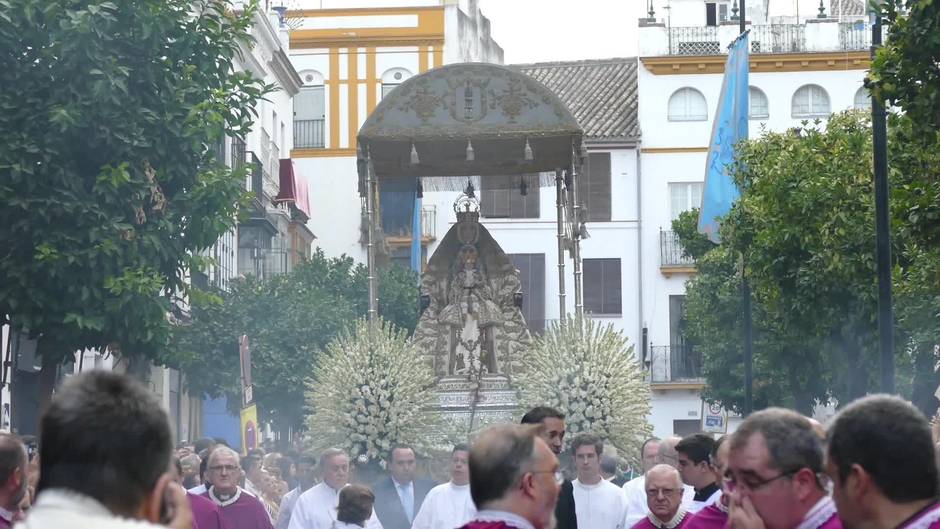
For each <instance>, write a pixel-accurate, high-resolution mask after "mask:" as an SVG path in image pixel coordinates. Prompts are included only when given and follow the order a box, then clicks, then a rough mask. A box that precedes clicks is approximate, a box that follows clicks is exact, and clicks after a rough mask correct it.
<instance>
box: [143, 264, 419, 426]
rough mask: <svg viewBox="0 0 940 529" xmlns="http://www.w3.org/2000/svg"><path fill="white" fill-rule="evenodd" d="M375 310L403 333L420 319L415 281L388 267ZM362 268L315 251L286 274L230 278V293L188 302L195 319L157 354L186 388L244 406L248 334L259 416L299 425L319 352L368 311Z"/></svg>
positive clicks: (278, 423) (404, 272) (279, 423)
mask: <svg viewBox="0 0 940 529" xmlns="http://www.w3.org/2000/svg"><path fill="white" fill-rule="evenodd" d="M379 284H380V285H381V294H382V300H383V301H382V302H381V303H380V305H379V309H380V313H382V314H383V316H384V317H386V318H387V319H388V321H390V322H392V323H394V324H395V325H396V326H397V327H398V328H400V329H403V330H404V331H405V332H408V333H410V332H412V331H413V330H414V325H415V321H416V318H417V295H418V294H417V279H416V277H415V274H414V273H413V272H411V271H410V270H406V269H403V268H401V267H397V266H391V267H389V268H388V269H384V270H382V272H381V273H380V275H379ZM367 290H368V288H367V271H366V268H365V267H364V266H363V265H361V264H356V263H355V262H354V261H353V260H352V258H350V257H346V256H342V257H336V258H327V257H326V256H325V255H324V253H323V251H322V250H320V249H317V250H316V252H314V254H313V256H312V258H311V259H309V260H307V261H304V262H302V263H300V264H299V265H296V266H295V267H294V268H293V270H292V271H291V273H289V274H284V275H279V276H274V277H272V278H269V279H258V278H256V277H254V276H247V277H244V278H239V279H236V280H234V281H232V282H231V285H230V290H229V291H228V292H222V291H216V292H213V295H212V296H198V297H195V298H194V299H193V304H192V321H191V322H190V323H189V324H187V325H182V326H180V327H178V328H176V329H175V330H174V337H173V343H174V348H173V349H172V350H171V351H168V352H167V354H166V355H165V356H163V357H161V360H162V361H164V362H165V363H167V364H169V365H172V366H175V367H179V368H180V369H182V370H183V372H185V373H186V375H187V383H188V385H189V389H190V390H191V391H194V392H196V393H199V394H202V393H204V394H208V395H210V396H212V397H220V396H223V395H224V396H226V397H227V398H228V402H229V405H230V408H232V411H237V409H238V406H239V405H240V403H241V382H240V380H241V379H240V367H239V357H238V338H239V337H240V336H241V335H243V334H244V335H247V336H248V338H249V344H250V348H251V355H252V381H253V383H254V386H255V389H254V398H255V401H256V402H257V403H258V406H259V409H260V412H261V417H260V418H261V419H262V420H264V421H268V420H270V421H273V422H274V423H275V425H276V426H277V427H279V428H285V427H288V426H290V427H294V428H296V427H299V426H301V423H302V419H303V403H304V381H305V380H306V378H307V377H308V376H309V375H310V373H311V372H312V371H313V369H314V365H315V363H316V359H317V355H318V354H319V353H320V351H322V350H324V349H325V348H326V346H327V344H328V343H330V341H332V340H333V339H335V338H336V337H337V336H338V335H339V334H340V332H341V331H342V330H343V329H344V328H346V327H348V326H349V325H351V324H352V323H353V322H355V321H356V319H357V318H359V317H361V316H364V315H365V314H366V312H367V310H368V294H367Z"/></svg>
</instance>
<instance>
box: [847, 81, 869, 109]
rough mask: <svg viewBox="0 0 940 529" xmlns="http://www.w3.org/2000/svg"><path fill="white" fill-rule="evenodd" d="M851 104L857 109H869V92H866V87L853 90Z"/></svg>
mask: <svg viewBox="0 0 940 529" xmlns="http://www.w3.org/2000/svg"><path fill="white" fill-rule="evenodd" d="M852 106H854V107H855V108H857V109H859V110H871V94H869V93H868V89H867V88H865V87H864V86H863V87H861V88H859V89H858V91H857V92H855V101H854V103H853V105H852Z"/></svg>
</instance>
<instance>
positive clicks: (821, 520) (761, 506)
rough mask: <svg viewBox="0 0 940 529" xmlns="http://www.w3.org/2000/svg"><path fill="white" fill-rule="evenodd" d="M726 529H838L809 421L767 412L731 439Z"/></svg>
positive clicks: (778, 411) (745, 424) (790, 414)
mask: <svg viewBox="0 0 940 529" xmlns="http://www.w3.org/2000/svg"><path fill="white" fill-rule="evenodd" d="M729 443H731V445H730V451H729V453H728V479H726V480H725V483H724V490H725V491H726V492H727V493H728V504H729V506H730V509H729V514H728V526H729V528H730V529H758V528H760V529H764V528H766V529H842V522H841V521H840V520H839V516H838V514H837V513H836V508H835V504H834V503H833V502H832V499H831V498H830V497H829V495H828V493H827V492H826V488H825V485H824V483H823V481H824V480H825V476H824V474H823V448H822V440H821V439H820V438H819V436H818V435H817V434H816V432H815V431H814V430H813V425H812V424H811V423H810V421H809V419H807V418H806V417H803V416H802V415H800V414H799V413H796V412H795V411H792V410H785V409H782V408H769V409H766V410H762V411H759V412H757V413H753V414H751V415H750V416H749V417H748V418H747V419H745V420H744V422H743V423H741V425H740V426H739V427H738V429H737V431H735V432H734V434H732V435H731V439H730V441H729ZM891 529H893V528H891Z"/></svg>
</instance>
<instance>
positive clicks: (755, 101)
mask: <svg viewBox="0 0 940 529" xmlns="http://www.w3.org/2000/svg"><path fill="white" fill-rule="evenodd" d="M747 91H748V95H749V99H750V104H749V106H748V109H747V117H748V118H749V119H767V118H769V117H770V106H769V104H768V102H767V95H766V94H764V92H763V90H761V89H760V88H757V87H756V86H751V87H748V89H747Z"/></svg>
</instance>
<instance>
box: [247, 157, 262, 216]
mask: <svg viewBox="0 0 940 529" xmlns="http://www.w3.org/2000/svg"><path fill="white" fill-rule="evenodd" d="M249 163H251V188H250V189H249V191H251V192H252V193H254V195H255V196H254V199H253V203H254V207H255V209H258V210H261V211H262V212H263V211H264V168H263V167H262V164H261V160H259V159H258V157H257V156H255V153H251V162H249Z"/></svg>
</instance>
